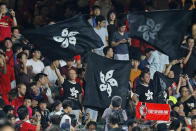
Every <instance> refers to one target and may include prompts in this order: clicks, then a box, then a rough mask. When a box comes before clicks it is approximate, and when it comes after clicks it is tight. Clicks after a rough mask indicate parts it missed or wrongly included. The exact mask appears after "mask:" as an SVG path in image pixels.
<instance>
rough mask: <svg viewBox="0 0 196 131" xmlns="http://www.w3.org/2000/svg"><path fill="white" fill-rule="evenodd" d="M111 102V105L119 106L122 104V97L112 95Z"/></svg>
mask: <svg viewBox="0 0 196 131" xmlns="http://www.w3.org/2000/svg"><path fill="white" fill-rule="evenodd" d="M111 103H112V106H113V107H120V106H121V104H122V98H121V97H120V96H113V97H112V100H111Z"/></svg>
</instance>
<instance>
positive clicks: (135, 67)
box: [129, 56, 141, 88]
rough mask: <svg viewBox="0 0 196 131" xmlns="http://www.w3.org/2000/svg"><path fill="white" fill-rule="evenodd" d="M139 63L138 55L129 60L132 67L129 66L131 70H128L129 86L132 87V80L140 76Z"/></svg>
mask: <svg viewBox="0 0 196 131" xmlns="http://www.w3.org/2000/svg"><path fill="white" fill-rule="evenodd" d="M139 64H140V57H137V56H136V57H135V58H132V60H131V65H132V68H131V72H130V77H129V79H130V82H131V88H133V82H134V80H135V79H136V78H137V77H138V76H140V74H141V70H140V69H138V67H139Z"/></svg>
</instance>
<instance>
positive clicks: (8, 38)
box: [3, 37, 12, 46]
mask: <svg viewBox="0 0 196 131" xmlns="http://www.w3.org/2000/svg"><path fill="white" fill-rule="evenodd" d="M7 40H9V41H11V42H12V39H11V38H10V37H7V38H5V39H4V40H3V46H5V42H6V41H7Z"/></svg>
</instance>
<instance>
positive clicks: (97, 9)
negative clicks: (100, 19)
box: [88, 5, 101, 27]
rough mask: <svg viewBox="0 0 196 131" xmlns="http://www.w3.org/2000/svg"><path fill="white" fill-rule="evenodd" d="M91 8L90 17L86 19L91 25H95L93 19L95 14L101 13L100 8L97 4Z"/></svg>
mask: <svg viewBox="0 0 196 131" xmlns="http://www.w3.org/2000/svg"><path fill="white" fill-rule="evenodd" d="M92 10H93V15H92V17H91V18H90V19H88V22H89V23H90V25H91V26H92V27H96V26H97V24H96V20H95V19H96V17H97V16H99V15H101V8H100V7H99V6H96V5H95V6H93V7H92Z"/></svg>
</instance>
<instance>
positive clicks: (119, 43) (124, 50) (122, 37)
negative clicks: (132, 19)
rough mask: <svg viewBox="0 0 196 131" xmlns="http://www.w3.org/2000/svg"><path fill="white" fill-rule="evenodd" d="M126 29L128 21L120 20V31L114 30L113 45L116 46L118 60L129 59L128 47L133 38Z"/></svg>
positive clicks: (115, 55) (115, 56) (115, 54)
mask: <svg viewBox="0 0 196 131" xmlns="http://www.w3.org/2000/svg"><path fill="white" fill-rule="evenodd" d="M125 29H126V23H125V22H120V23H119V24H118V31H117V32H114V34H113V36H112V46H113V47H114V48H115V53H114V59H116V60H129V50H128V47H129V46H131V39H130V38H129V37H128V34H127V32H125Z"/></svg>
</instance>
